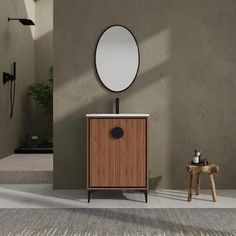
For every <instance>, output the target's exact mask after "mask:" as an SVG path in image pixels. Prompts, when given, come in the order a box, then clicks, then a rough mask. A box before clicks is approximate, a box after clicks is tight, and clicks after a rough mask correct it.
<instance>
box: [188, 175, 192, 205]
mask: <svg viewBox="0 0 236 236" xmlns="http://www.w3.org/2000/svg"><path fill="white" fill-rule="evenodd" d="M192 188H193V174H192V173H190V179H189V189H188V202H191V201H192Z"/></svg>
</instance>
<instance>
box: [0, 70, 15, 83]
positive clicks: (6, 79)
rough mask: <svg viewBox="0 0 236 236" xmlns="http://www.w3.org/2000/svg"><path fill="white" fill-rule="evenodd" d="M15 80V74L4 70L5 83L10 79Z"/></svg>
mask: <svg viewBox="0 0 236 236" xmlns="http://www.w3.org/2000/svg"><path fill="white" fill-rule="evenodd" d="M13 80H15V76H14V75H11V74H10V73H7V72H3V83H4V84H5V83H7V82H8V81H13Z"/></svg>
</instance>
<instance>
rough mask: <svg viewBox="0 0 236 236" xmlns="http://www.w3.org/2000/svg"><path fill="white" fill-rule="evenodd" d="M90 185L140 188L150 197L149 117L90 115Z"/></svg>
mask: <svg viewBox="0 0 236 236" xmlns="http://www.w3.org/2000/svg"><path fill="white" fill-rule="evenodd" d="M87 189H88V201H90V195H91V191H92V190H109V189H110V190H130V189H133V190H140V191H143V192H144V193H145V198H146V201H147V189H148V177H147V117H142V116H141V117H106V116H104V117H100V116H98V117H96V116H87Z"/></svg>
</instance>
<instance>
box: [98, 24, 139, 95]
mask: <svg viewBox="0 0 236 236" xmlns="http://www.w3.org/2000/svg"><path fill="white" fill-rule="evenodd" d="M114 26H120V27H123V28H125V29H126V30H128V31H129V32H130V34H131V35H132V36H133V38H134V40H135V43H136V45H137V49H138V66H137V71H136V74H135V76H134V78H133V80H132V82H131V83H130V85H129V86H128V87H127V88H125V89H123V90H120V91H114V90H112V89H110V88H108V87H107V86H106V85H105V84H104V83H103V82H102V79H101V78H100V76H99V74H98V70H97V63H96V52H97V46H98V43H99V41H100V39H101V37H102V35H103V34H104V33H105V32H106V31H107V30H108V29H110V28H111V27H114ZM94 64H95V71H96V74H97V77H98V79H99V82H100V83H101V84H102V86H103V87H104V88H105V89H107V90H109V91H110V92H113V93H121V92H124V91H125V90H127V89H128V88H130V86H131V85H132V84H133V83H134V81H135V79H136V77H137V75H138V71H139V67H140V50H139V46H138V41H137V39H136V38H135V37H134V34H133V33H132V32H131V30H130V29H128V28H127V27H125V26H123V25H119V24H116V25H110V26H109V27H107V28H106V29H105V30H103V32H102V33H101V35H100V36H99V38H98V40H97V43H96V47H95V53H94Z"/></svg>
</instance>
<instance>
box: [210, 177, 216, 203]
mask: <svg viewBox="0 0 236 236" xmlns="http://www.w3.org/2000/svg"><path fill="white" fill-rule="evenodd" d="M209 178H210V182H211V193H212V198H213V202H216V186H215V181H214V176H213V174H210V175H209Z"/></svg>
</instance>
